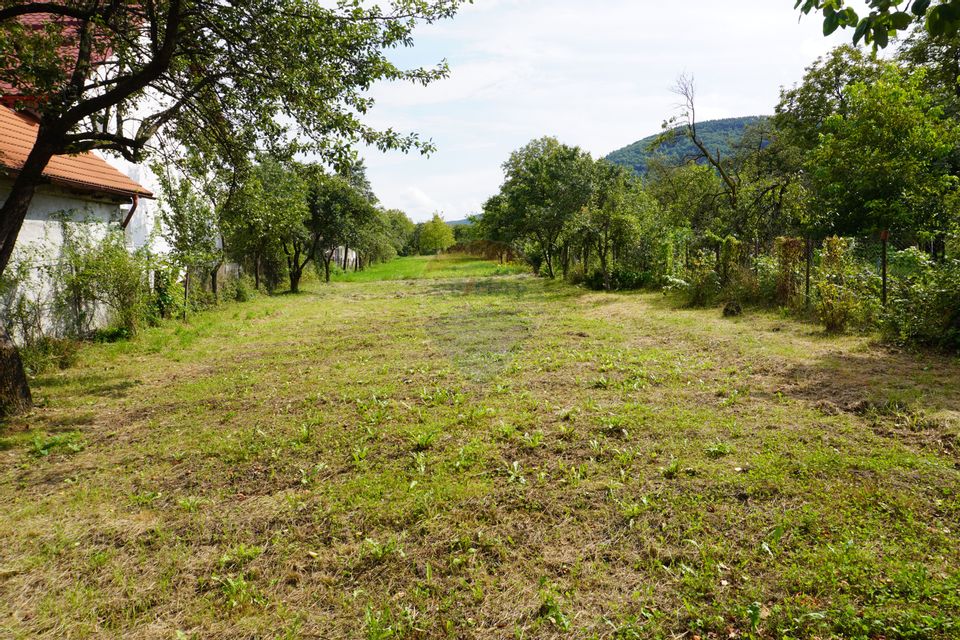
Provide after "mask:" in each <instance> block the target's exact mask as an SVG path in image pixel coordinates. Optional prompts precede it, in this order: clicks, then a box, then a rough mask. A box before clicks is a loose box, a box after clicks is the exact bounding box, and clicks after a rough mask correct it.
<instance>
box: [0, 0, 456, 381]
mask: <svg viewBox="0 0 960 640" xmlns="http://www.w3.org/2000/svg"><path fill="white" fill-rule="evenodd" d="M459 4H460V0H435V1H430V0H395V1H394V2H393V3H392V4H391V5H390V7H389V8H388V9H386V10H384V9H383V8H381V7H380V6H378V5H371V4H369V3H366V2H363V1H362V0H338V2H337V3H336V4H335V5H333V6H331V3H325V2H319V1H314V0H276V1H273V2H220V1H219V0H144V1H141V2H89V1H87V0H54V1H51V2H21V1H19V0H0V85H2V86H6V87H9V90H7V93H13V94H14V95H15V96H18V99H17V100H16V102H15V106H16V107H18V108H29V109H31V110H32V111H33V112H35V113H36V115H37V118H38V124H39V127H38V131H37V138H36V141H35V143H34V145H33V148H32V149H31V151H30V153H29V154H28V157H27V159H26V161H25V162H24V164H23V166H22V167H20V169H19V171H18V172H17V175H16V178H15V180H14V182H13V186H12V188H11V191H10V193H9V195H8V196H7V198H6V200H5V202H4V203H3V205H2V207H0V275H2V273H3V271H4V269H5V268H6V266H7V264H8V263H9V261H10V258H11V256H12V254H13V249H14V246H15V243H16V239H17V236H18V235H19V232H20V228H21V226H22V225H23V221H24V217H25V216H26V213H27V210H28V208H29V206H30V202H31V201H32V199H33V195H34V193H35V191H36V188H37V186H38V185H39V184H40V182H41V180H42V175H43V171H44V169H45V168H46V166H47V164H48V162H49V161H50V159H51V158H52V157H53V156H54V155H59V154H65V153H78V152H83V151H90V150H94V149H99V150H103V151H112V152H116V153H119V154H121V155H123V156H124V157H126V158H128V159H130V160H139V159H141V157H142V156H143V153H144V151H145V149H146V147H147V144H148V143H149V141H150V140H151V139H152V138H154V137H155V136H157V135H161V136H169V137H171V138H177V139H180V140H184V141H191V142H195V143H197V144H198V145H201V146H212V147H221V148H222V147H230V148H232V149H234V150H236V149H242V150H245V151H249V150H250V149H251V148H252V147H253V146H254V145H255V144H257V143H258V142H259V143H261V144H273V143H276V142H277V141H278V140H282V139H287V140H289V139H292V138H294V137H297V138H300V139H302V140H303V141H304V142H307V141H308V142H309V145H308V146H309V147H310V148H311V149H312V150H313V151H315V152H316V153H319V154H320V155H321V156H322V157H324V158H326V159H329V160H331V161H342V160H344V159H345V158H347V157H348V156H349V152H348V150H349V148H350V146H351V145H352V144H353V143H355V142H358V141H362V142H364V143H367V144H370V145H373V146H376V147H378V148H380V149H390V148H398V149H403V150H409V149H412V148H419V149H421V150H423V151H427V150H429V149H430V145H429V144H425V143H422V142H421V141H420V140H419V139H418V138H417V136H415V135H401V134H398V133H396V132H395V131H393V130H387V131H377V130H375V129H373V128H371V127H370V126H368V125H366V124H364V123H363V122H362V121H361V119H360V117H361V116H362V114H364V113H366V112H367V111H368V110H369V108H370V107H371V105H372V101H371V99H370V98H369V97H367V96H366V94H365V92H366V90H367V89H368V88H369V86H370V85H371V84H372V83H373V82H374V81H376V80H408V81H413V82H419V83H427V82H430V81H432V80H434V79H437V78H440V77H443V76H444V75H445V74H446V66H445V65H441V66H439V67H437V68H433V69H424V68H418V69H412V70H403V69H400V68H398V67H397V66H395V65H394V64H393V63H391V62H390V61H389V60H388V59H387V57H386V55H385V51H387V50H389V49H392V48H394V47H396V46H409V45H410V44H411V43H412V39H411V33H412V31H413V29H414V27H415V26H416V25H417V24H419V23H421V22H432V21H435V20H438V19H441V18H445V17H449V16H451V15H452V14H453V13H454V12H455V11H456V9H457V8H458V5H459ZM38 19H39V20H42V21H44V24H45V26H44V28H34V27H33V25H34V24H36V22H37V20H38ZM281 122H285V123H293V124H292V125H290V126H288V127H284V126H283V125H281ZM5 361H6V359H5ZM20 369H22V367H13V368H12V369H10V370H6V369H4V370H2V371H0V374H2V375H4V376H7V375H14V374H15V372H16V371H19V370H20ZM18 378H20V380H21V382H20V384H21V385H26V380H25V379H23V377H22V376H18ZM19 395H23V394H19Z"/></svg>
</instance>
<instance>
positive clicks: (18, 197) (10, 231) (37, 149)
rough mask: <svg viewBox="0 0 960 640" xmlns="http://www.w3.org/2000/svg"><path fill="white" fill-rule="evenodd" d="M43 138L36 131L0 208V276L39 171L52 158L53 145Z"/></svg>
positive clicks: (35, 188) (40, 173) (5, 266)
mask: <svg viewBox="0 0 960 640" xmlns="http://www.w3.org/2000/svg"><path fill="white" fill-rule="evenodd" d="M44 137H46V136H45V134H44V133H43V132H38V134H37V142H36V143H35V144H34V146H33V149H32V150H31V151H30V155H29V156H27V160H26V161H25V162H24V164H23V167H22V168H21V169H20V173H18V174H17V179H16V180H14V182H13V187H12V188H11V189H10V193H9V194H8V195H7V199H6V200H5V201H4V203H3V206H2V207H0V275H3V272H4V270H5V269H6V268H7V264H8V263H9V262H10V258H11V257H12V256H13V247H14V245H16V243H17V236H18V235H20V228H21V227H22V226H23V221H24V219H25V218H26V217H27V211H28V210H29V209H30V203H31V202H32V201H33V194H34V193H35V192H36V190H37V185H38V184H39V183H40V180H41V178H42V177H43V170H44V169H46V168H47V163H49V162H50V158H52V157H53V155H54V148H53V145H51V144H45V143H44V142H42V138H44Z"/></svg>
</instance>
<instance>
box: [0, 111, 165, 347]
mask: <svg viewBox="0 0 960 640" xmlns="http://www.w3.org/2000/svg"><path fill="white" fill-rule="evenodd" d="M37 129H38V125H37V123H36V121H35V120H34V119H33V118H32V117H31V116H30V115H28V114H25V113H18V112H16V111H13V110H12V109H9V108H8V107H6V106H2V105H0V202H2V201H4V200H5V199H6V197H7V195H8V194H9V193H10V189H11V186H12V184H13V180H14V178H15V177H16V173H17V171H18V170H19V169H20V167H22V166H23V162H24V161H25V160H26V158H27V155H28V154H29V153H30V150H31V148H32V147H33V144H34V141H35V140H36V137H37ZM43 178H44V182H43V184H42V185H41V186H40V187H39V188H38V189H37V191H36V194H35V195H34V197H33V201H32V202H31V204H30V209H29V211H28V212H27V216H26V219H25V220H24V223H23V227H22V228H21V230H20V235H19V236H18V238H17V245H16V248H15V250H14V255H15V257H16V256H17V255H18V254H19V255H23V254H24V252H26V251H31V252H32V253H33V255H34V259H33V260H34V262H36V263H37V265H36V266H37V267H41V266H43V265H44V264H47V265H49V264H54V263H55V262H56V261H57V260H58V259H59V257H60V254H61V249H62V245H63V241H64V237H63V234H62V228H63V224H62V222H64V221H66V222H73V223H78V224H83V225H84V228H85V229H87V230H89V231H90V234H91V235H92V236H93V237H103V236H104V235H105V234H106V233H107V232H108V230H109V229H110V227H111V226H113V227H115V228H119V229H123V230H124V231H125V235H126V236H127V245H128V247H129V248H137V247H138V246H142V244H143V243H145V242H147V241H148V235H146V233H144V231H143V229H144V227H145V226H146V227H149V226H150V225H149V224H148V223H144V221H143V220H142V219H137V215H138V211H139V210H140V203H141V202H142V201H143V200H145V199H152V198H153V197H154V196H153V193H152V192H151V191H150V190H148V189H146V188H144V187H143V186H141V185H140V184H139V183H138V182H136V181H134V180H133V179H131V178H129V177H128V176H126V175H124V174H123V173H122V172H121V171H119V170H118V169H116V168H115V167H113V166H112V165H110V164H109V163H108V162H107V161H106V160H104V159H103V158H101V157H100V156H98V155H96V154H94V153H82V154H78V155H72V156H68V155H61V156H55V157H54V158H53V159H51V161H50V163H49V164H48V166H47V168H46V170H45V171H44V172H43ZM141 215H142V214H141ZM127 230H130V231H135V232H136V233H135V234H131V233H128V232H127ZM38 270H39V269H38ZM33 284H34V286H33V289H34V291H35V292H36V293H35V296H34V297H35V298H36V297H40V296H43V295H46V294H45V293H44V292H45V291H47V290H48V289H49V287H47V286H45V284H46V283H43V282H42V281H41V278H40V275H39V274H35V276H34V283H33ZM48 320H49V319H48V318H43V319H42V324H44V325H45V324H47V322H48ZM43 328H44V330H46V329H47V328H48V327H46V326H44V327H43ZM49 328H50V329H55V328H54V327H49Z"/></svg>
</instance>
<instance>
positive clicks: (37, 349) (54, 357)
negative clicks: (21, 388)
mask: <svg viewBox="0 0 960 640" xmlns="http://www.w3.org/2000/svg"><path fill="white" fill-rule="evenodd" d="M79 350H80V343H78V342H77V341H75V340H68V339H61V338H51V337H47V336H44V337H41V338H39V339H38V340H34V341H31V342H30V343H28V344H25V345H24V346H23V347H21V348H20V359H21V360H22V361H23V369H24V371H26V372H27V375H29V376H35V375H39V374H41V373H44V372H45V371H50V370H51V369H66V368H68V367H71V366H73V365H74V364H75V363H76V361H77V354H78V352H79Z"/></svg>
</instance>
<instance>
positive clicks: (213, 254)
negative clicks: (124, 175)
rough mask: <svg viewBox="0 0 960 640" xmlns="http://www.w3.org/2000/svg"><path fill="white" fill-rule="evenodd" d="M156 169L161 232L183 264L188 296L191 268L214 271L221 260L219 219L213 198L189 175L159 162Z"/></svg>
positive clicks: (179, 261) (185, 291) (174, 255)
mask: <svg viewBox="0 0 960 640" xmlns="http://www.w3.org/2000/svg"><path fill="white" fill-rule="evenodd" d="M155 173H156V174H157V176H158V177H159V180H160V189H161V198H160V205H161V208H160V221H161V229H162V234H163V237H164V239H165V240H166V241H167V244H169V245H170V248H171V250H172V252H171V253H172V254H173V257H174V258H175V259H176V261H177V262H178V263H179V265H180V266H182V267H183V268H184V274H185V278H186V287H185V290H184V293H185V295H187V296H188V295H189V292H190V272H191V270H201V271H203V272H207V271H208V270H210V271H213V272H215V271H216V269H217V268H219V265H220V264H221V263H222V258H221V255H222V247H221V246H220V243H219V242H218V240H219V236H220V229H219V220H218V219H217V217H216V214H215V212H214V209H213V207H212V206H211V204H210V202H209V201H208V200H206V199H205V198H204V197H203V195H202V194H200V193H198V192H197V190H196V189H195V188H194V185H193V183H192V182H191V180H190V178H189V177H188V176H180V177H177V176H174V175H173V174H172V173H171V172H170V171H169V170H164V167H159V166H158V167H156V168H155ZM184 314H186V305H185V306H184Z"/></svg>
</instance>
